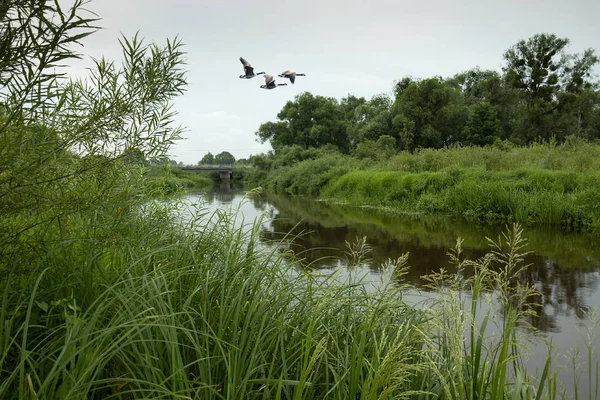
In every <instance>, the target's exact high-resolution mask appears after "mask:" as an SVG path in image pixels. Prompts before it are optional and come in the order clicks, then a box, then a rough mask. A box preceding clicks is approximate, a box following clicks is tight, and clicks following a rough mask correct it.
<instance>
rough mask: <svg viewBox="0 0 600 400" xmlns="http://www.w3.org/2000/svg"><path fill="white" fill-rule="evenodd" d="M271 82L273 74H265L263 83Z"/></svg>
mask: <svg viewBox="0 0 600 400" xmlns="http://www.w3.org/2000/svg"><path fill="white" fill-rule="evenodd" d="M271 82H273V75H265V83H266V84H267V85H268V84H270V83H271Z"/></svg>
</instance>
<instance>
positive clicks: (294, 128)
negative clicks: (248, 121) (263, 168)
mask: <svg viewBox="0 0 600 400" xmlns="http://www.w3.org/2000/svg"><path fill="white" fill-rule="evenodd" d="M354 99H355V98H354ZM354 99H352V102H353V103H354ZM345 107H346V109H345ZM348 108H351V106H349V105H344V107H342V106H340V104H339V103H338V101H337V100H336V99H335V98H333V97H323V96H313V95H312V94H311V93H308V92H306V93H302V94H300V95H298V96H296V98H295V99H294V101H288V102H287V103H286V104H285V105H284V106H283V109H282V110H281V111H280V112H279V113H278V114H277V119H278V120H279V121H278V122H267V123H264V124H262V125H261V126H260V127H259V128H258V132H257V133H256V134H257V136H258V137H259V139H260V140H261V141H262V142H263V143H264V142H266V141H269V142H270V143H271V145H272V146H273V148H274V149H277V148H279V147H282V146H291V145H294V144H297V145H300V146H302V147H303V148H305V149H308V148H310V147H321V146H324V145H326V144H332V145H334V146H336V147H337V148H338V149H339V150H340V151H347V149H348V135H347V133H346V111H347V109H348Z"/></svg>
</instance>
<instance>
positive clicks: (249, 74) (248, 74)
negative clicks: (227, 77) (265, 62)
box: [240, 57, 264, 79]
mask: <svg viewBox="0 0 600 400" xmlns="http://www.w3.org/2000/svg"><path fill="white" fill-rule="evenodd" d="M240 61H241V62H242V64H243V65H244V75H240V79H252V78H254V77H255V76H256V75H263V74H264V72H257V73H256V74H255V73H254V67H252V65H251V64H250V63H249V62H248V61H246V60H244V58H243V57H240Z"/></svg>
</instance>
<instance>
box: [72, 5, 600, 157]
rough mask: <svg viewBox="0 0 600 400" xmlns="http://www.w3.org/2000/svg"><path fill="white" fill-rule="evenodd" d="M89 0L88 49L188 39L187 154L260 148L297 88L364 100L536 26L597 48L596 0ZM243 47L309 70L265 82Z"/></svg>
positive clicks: (183, 115) (484, 57)
mask: <svg viewBox="0 0 600 400" xmlns="http://www.w3.org/2000/svg"><path fill="white" fill-rule="evenodd" d="M87 8H88V9H90V10H92V11H94V12H95V13H97V14H98V16H99V17H101V18H102V20H101V21H100V23H99V25H100V26H101V27H103V28H104V29H103V30H101V31H99V32H97V33H95V34H94V35H92V36H90V37H88V38H86V39H85V41H84V44H85V47H84V49H83V50H82V52H83V53H84V54H85V55H89V56H93V57H96V58H99V57H100V56H102V55H104V56H105V57H107V58H108V59H112V60H119V59H120V58H121V57H120V55H121V53H120V51H121V50H120V47H119V43H118V38H119V36H120V35H121V34H124V35H126V36H128V37H130V36H132V35H133V34H135V32H136V31H139V32H140V35H141V36H142V37H144V38H145V39H146V40H147V41H155V42H159V43H163V42H164V41H165V39H166V38H172V37H174V36H175V35H179V37H180V38H181V39H182V41H183V42H184V43H185V45H186V46H185V51H186V52H187V70H188V75H187V77H188V81H189V84H190V85H189V88H188V91H187V93H186V94H185V95H183V96H182V97H180V98H178V99H177V100H176V109H177V110H178V111H179V115H178V116H177V119H178V122H180V123H181V124H182V125H184V126H186V127H187V132H186V133H185V137H186V139H185V140H182V141H181V142H179V143H178V144H177V145H176V146H174V147H173V148H172V151H171V158H173V159H175V160H177V161H183V162H184V163H186V164H196V163H197V162H198V161H199V160H200V159H201V158H202V156H203V155H204V154H206V153H207V152H209V151H210V152H212V153H213V154H217V153H220V152H222V151H229V152H230V153H232V154H233V155H234V156H235V157H236V159H239V158H247V157H248V156H249V155H250V154H258V153H261V152H266V151H268V150H269V149H270V146H269V145H268V143H265V144H261V143H259V142H257V141H256V135H255V132H256V131H257V129H258V127H259V125H260V124H261V123H263V122H266V121H274V120H275V119H276V115H277V113H278V112H279V111H280V110H281V108H282V107H283V105H284V104H285V103H286V101H288V100H293V99H294V97H295V96H296V95H297V94H299V93H302V92H303V91H310V92H311V93H313V94H315V95H317V94H318V95H323V96H333V97H336V98H338V99H340V98H342V97H344V96H347V95H348V94H353V95H355V96H364V97H366V98H367V99H369V98H371V96H373V95H375V94H379V93H388V94H389V93H391V90H392V86H393V83H394V81H396V80H398V79H401V78H402V77H404V76H412V77H415V78H427V77H432V76H443V77H448V76H452V75H454V74H456V73H459V72H462V71H465V70H467V69H470V68H473V67H476V66H479V67H481V68H482V69H493V70H497V71H500V69H501V67H502V65H503V60H502V54H503V53H504V51H505V50H506V49H508V48H509V47H510V46H512V45H513V44H515V43H516V42H517V41H519V40H521V39H527V38H529V37H531V36H533V35H534V34H536V33H543V32H547V33H555V34H556V35H558V36H560V37H567V38H569V39H570V40H571V44H570V45H569V47H568V48H567V51H569V52H582V51H583V50H584V49H586V48H590V47H591V48H593V49H595V50H596V51H597V52H599V51H600V23H599V22H598V16H600V1H599V0H569V1H567V0H561V1H559V0H504V1H499V0H495V1H487V0H454V1H451V0H410V1H408V0H406V1H405V0H388V1H384V0H295V1H293V2H292V1H287V0H280V1H273V0H262V1H252V0H250V1H239V0H94V1H92V2H91V3H90V4H88V6H87ZM240 56H242V57H244V58H245V59H247V60H248V61H249V62H251V63H252V65H253V66H254V67H255V68H256V69H255V71H256V72H258V71H266V72H267V73H269V74H271V75H277V74H278V73H281V72H282V71H284V70H286V69H292V70H294V71H296V72H299V73H305V74H306V75H307V76H306V77H305V78H302V77H299V78H297V80H296V84H295V85H293V86H292V85H289V82H288V81H287V80H285V82H288V86H284V87H279V88H277V89H275V90H263V89H260V88H259V86H260V85H262V84H264V79H263V78H261V77H257V78H254V79H251V80H242V79H239V75H240V74H242V73H243V68H242V64H241V63H240V62H239V60H238V58H239V57H240ZM81 65H84V64H81ZM79 67H81V66H79ZM597 70H598V69H596V71H597ZM279 82H280V83H283V82H284V81H283V80H281V78H279Z"/></svg>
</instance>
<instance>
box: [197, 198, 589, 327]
mask: <svg viewBox="0 0 600 400" xmlns="http://www.w3.org/2000/svg"><path fill="white" fill-rule="evenodd" d="M242 198H243V194H242V193H239V192H235V191H232V190H231V188H230V187H229V188H222V189H220V190H218V191H216V192H214V193H210V194H207V195H206V196H204V197H203V199H204V200H203V201H205V204H207V205H209V206H210V207H214V208H217V207H221V206H229V207H236V204H238V203H239V202H240V201H241V200H242ZM268 210H270V212H269V213H268V215H269V218H267V219H266V220H265V222H264V223H263V226H262V238H263V239H264V241H265V242H267V241H281V240H282V239H283V238H284V237H286V238H287V239H286V242H285V243H286V245H287V246H288V249H291V250H293V251H294V253H295V254H296V255H297V256H298V257H299V258H300V259H302V260H303V262H304V264H306V265H307V266H309V267H310V268H315V269H319V268H332V267H333V268H335V267H337V266H338V265H339V263H340V262H343V260H344V259H345V252H346V251H347V250H348V248H347V242H349V243H354V242H356V240H357V238H362V237H363V236H365V237H366V238H367V243H368V244H369V246H370V248H371V252H370V253H369V255H368V257H369V258H370V262H369V263H368V266H369V267H370V268H371V269H372V271H373V272H375V273H376V272H377V271H378V270H379V267H380V266H381V265H383V264H384V263H385V262H386V261H387V260H388V259H390V258H392V259H394V258H397V257H399V256H400V255H402V254H404V253H406V252H408V253H409V254H410V255H409V260H408V263H409V265H410V267H411V268H410V271H409V273H408V275H407V276H406V277H405V278H404V279H405V281H408V282H409V283H411V284H412V285H414V286H415V287H419V288H422V285H423V283H424V282H423V280H422V276H423V275H426V274H430V273H432V272H435V271H438V270H439V269H440V268H441V267H444V268H446V269H447V270H448V271H449V272H454V270H453V267H452V265H450V263H449V257H448V255H447V253H448V250H449V249H450V248H452V247H454V246H455V244H456V239H457V238H458V237H461V238H462V239H464V241H463V249H464V253H463V254H464V256H465V257H466V258H469V259H477V258H479V257H482V256H483V255H484V254H485V253H486V252H487V251H488V250H489V247H488V240H487V239H486V238H494V239H496V238H498V236H499V235H500V234H501V233H502V232H504V227H498V226H486V225H481V224H473V223H469V222H467V221H457V220H451V219H448V218H430V217H423V216H419V217H416V216H406V215H400V214H396V213H392V212H389V211H388V212H385V211H383V210H378V209H373V208H358V207H348V206H343V205H336V204H327V203H324V202H319V201H314V200H310V199H306V198H301V197H287V196H262V197H252V198H248V199H247V204H244V206H243V207H242V212H243V213H244V216H245V219H246V220H247V221H248V220H251V219H253V218H255V217H257V216H258V215H260V214H261V213H264V212H267V211H268ZM524 234H525V237H526V238H527V240H528V243H529V244H528V246H527V250H530V251H532V254H530V255H528V256H527V257H526V263H527V264H530V265H529V267H528V268H527V269H526V271H525V272H524V273H523V274H522V276H520V280H521V281H522V282H529V283H532V284H535V286H536V287H537V289H538V290H539V292H540V294H539V297H538V298H536V299H532V300H535V301H536V302H537V303H539V304H541V308H540V310H538V311H539V312H538V315H537V316H536V317H532V319H531V321H530V322H531V323H532V325H534V326H535V327H537V328H538V329H540V330H541V331H544V332H558V331H560V330H561V328H562V326H563V323H562V322H561V318H568V319H574V317H576V316H577V317H582V316H583V311H585V310H586V309H588V308H589V307H590V306H591V305H594V304H598V303H599V301H600V293H599V290H598V284H599V280H600V272H599V271H600V261H599V260H600V248H599V246H598V245H597V243H596V241H595V240H594V238H591V237H589V236H586V235H581V234H575V233H565V232H560V231H557V230H551V229H532V228H526V229H525V232H524ZM286 250H287V249H286ZM340 260H342V261H340Z"/></svg>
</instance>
